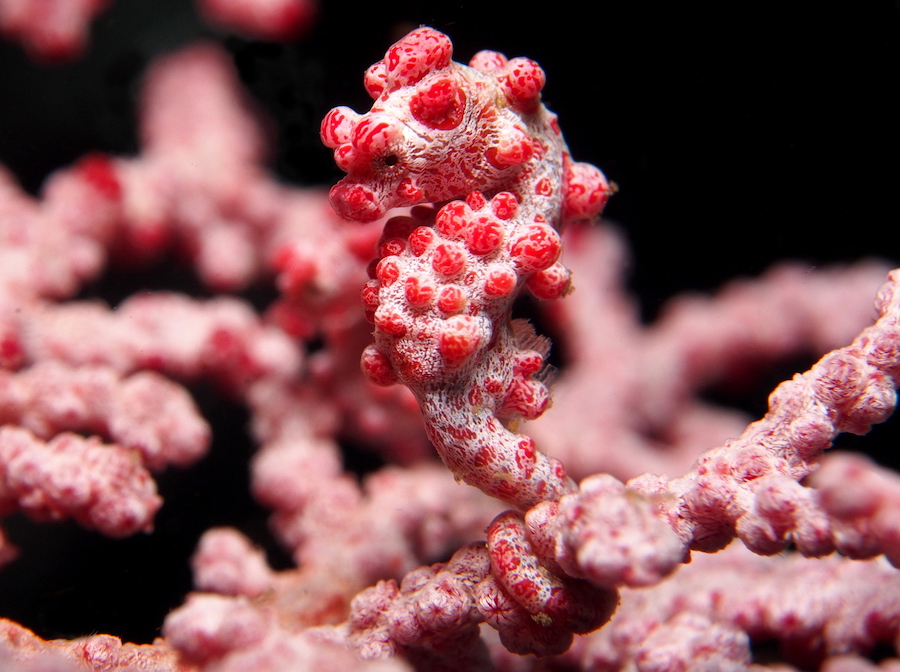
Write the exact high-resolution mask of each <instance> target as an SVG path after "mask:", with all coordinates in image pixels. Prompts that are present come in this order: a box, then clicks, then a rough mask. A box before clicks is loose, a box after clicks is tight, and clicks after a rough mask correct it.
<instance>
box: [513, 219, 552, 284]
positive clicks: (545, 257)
mask: <svg viewBox="0 0 900 672" xmlns="http://www.w3.org/2000/svg"><path fill="white" fill-rule="evenodd" d="M561 250H562V244H561V242H560V240H559V234H558V233H556V231H555V230H554V229H553V228H552V227H551V226H549V225H547V224H529V225H528V226H526V227H524V231H523V232H522V233H520V234H519V235H518V236H516V238H515V239H514V240H513V242H512V245H511V246H510V250H509V251H510V254H511V255H512V257H513V261H514V263H515V264H516V267H517V268H518V269H519V270H520V271H521V272H523V273H530V272H531V271H542V270H544V269H545V268H547V267H548V266H550V265H551V264H552V263H553V262H554V261H556V260H557V258H559V254H560V251H561Z"/></svg>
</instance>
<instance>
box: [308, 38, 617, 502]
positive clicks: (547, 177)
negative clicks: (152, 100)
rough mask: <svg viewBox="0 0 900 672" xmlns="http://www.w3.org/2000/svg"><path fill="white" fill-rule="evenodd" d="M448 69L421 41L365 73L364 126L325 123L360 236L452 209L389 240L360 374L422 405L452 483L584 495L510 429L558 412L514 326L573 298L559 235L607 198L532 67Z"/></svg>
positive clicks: (520, 62) (508, 494)
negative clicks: (528, 314)
mask: <svg viewBox="0 0 900 672" xmlns="http://www.w3.org/2000/svg"><path fill="white" fill-rule="evenodd" d="M451 55H452V45H451V43H450V40H449V38H447V36H446V35H443V34H442V33H440V32H438V31H436V30H433V29H431V28H420V29H418V30H415V31H413V32H412V33H410V34H409V35H407V36H406V37H405V38H403V39H402V40H400V41H399V42H397V43H396V44H395V45H393V46H392V47H391V48H390V49H389V50H388V51H387V53H386V54H385V58H384V60H382V61H379V62H378V63H376V64H375V65H373V66H372V67H371V68H369V70H368V71H367V73H366V77H365V84H366V88H367V90H368V91H369V93H370V94H371V95H372V97H373V98H374V99H375V103H374V105H373V106H372V109H371V110H370V111H369V112H368V113H366V114H364V115H359V114H357V113H355V112H353V111H352V110H350V109H348V108H344V107H339V108H335V109H333V110H332V111H331V112H329V114H328V115H327V116H326V118H325V120H324V121H323V123H322V138H323V141H324V142H325V144H326V145H328V146H329V147H332V148H333V149H334V154H335V160H336V161H337V163H338V165H339V166H340V167H341V168H342V169H343V170H345V171H346V172H347V173H348V175H347V177H345V178H344V179H343V180H341V181H340V182H339V183H338V184H337V185H335V187H333V189H332V191H331V200H332V204H333V205H334V207H335V209H336V210H337V211H338V212H339V213H341V215H343V216H344V217H346V218H348V219H355V220H358V221H363V222H367V221H372V220H374V219H377V218H379V217H381V216H383V215H384V214H385V213H386V212H387V210H388V209H390V208H393V207H400V206H413V205H416V204H421V203H431V204H438V205H440V204H443V206H442V207H440V209H439V210H438V211H437V212H436V213H435V212H434V210H433V209H427V208H417V209H414V210H413V211H412V216H408V217H398V218H393V219H391V220H389V222H388V224H387V225H386V227H385V232H384V235H383V237H382V240H381V243H380V245H379V250H378V256H379V259H378V260H377V264H374V265H373V276H374V277H373V279H372V280H371V281H370V282H369V283H368V284H367V285H366V287H365V288H364V290H363V303H364V305H365V307H366V310H367V313H368V315H369V317H370V319H371V320H372V322H373V323H374V325H375V343H374V344H373V345H371V346H369V347H368V348H367V349H366V351H365V352H364V354H363V362H362V364H363V369H364V371H365V372H366V373H367V375H368V376H369V377H370V379H372V380H373V381H375V382H376V383H379V384H383V385H387V384H393V383H395V382H401V383H403V384H404V385H407V386H408V387H409V388H410V389H411V390H412V391H413V393H414V394H415V395H416V397H417V399H418V400H419V403H420V405H421V407H422V412H423V415H424V417H425V421H426V427H427V429H428V432H429V436H430V438H431V440H432V442H433V443H434V444H435V447H436V448H437V450H438V452H439V453H440V455H441V457H442V459H443V460H444V462H445V463H446V464H447V465H448V467H450V468H451V470H452V471H453V472H454V473H455V474H456V475H457V477H459V478H462V479H463V480H465V481H466V482H468V483H470V484H472V485H475V486H476V487H479V488H481V489H482V490H484V491H485V492H487V493H488V494H491V495H493V496H496V497H499V498H500V499H503V500H504V501H506V502H508V503H510V504H512V505H514V506H517V507H519V508H522V509H527V508H529V507H530V506H533V505H534V504H536V503H538V502H540V501H544V500H547V499H554V500H555V499H558V498H559V497H561V496H562V495H563V494H565V493H566V492H570V491H572V490H573V489H574V483H573V482H572V481H571V479H570V478H569V477H568V476H566V474H565V471H564V469H563V468H562V465H561V464H560V463H559V462H558V461H556V460H553V459H550V458H547V457H546V456H545V455H543V454H541V453H540V452H538V451H537V450H536V449H535V445H534V442H533V441H532V440H531V439H530V438H529V437H527V436H524V435H521V434H517V433H515V432H514V431H513V430H512V429H511V426H512V424H513V422H514V420H515V418H517V417H525V418H534V417H537V416H538V415H540V414H541V413H542V412H543V410H544V409H545V408H546V406H547V404H548V402H549V393H548V390H547V388H546V386H545V384H544V382H543V381H544V378H545V373H546V371H545V367H544V357H545V356H546V354H547V344H546V341H545V340H542V339H538V338H537V337H535V336H534V334H533V331H531V329H530V328H529V327H527V326H525V325H523V324H515V323H513V322H511V321H510V313H511V307H512V303H513V300H514V299H515V297H516V296H517V295H518V293H519V292H520V291H521V290H522V288H523V287H527V288H528V289H529V290H530V291H531V292H532V293H533V294H535V295H536V296H538V297H539V298H542V299H551V298H557V297H559V296H562V295H564V294H565V293H566V292H568V291H569V290H570V284H571V283H570V275H569V272H568V270H566V269H565V267H564V266H563V265H562V264H561V263H559V261H558V257H559V254H560V249H561V244H560V239H559V233H558V231H559V230H560V229H561V227H562V226H563V224H564V223H565V222H566V221H570V220H573V219H590V218H592V217H594V216H596V215H597V214H598V213H599V212H600V210H601V209H602V207H603V205H604V204H605V202H606V200H607V198H608V196H609V194H610V192H611V189H610V187H609V185H608V183H607V182H606V180H605V178H604V177H603V175H602V173H600V171H599V170H597V169H596V168H594V167H593V166H591V165H589V164H584V163H575V162H573V161H572V160H571V157H570V156H569V153H568V150H567V148H566V145H565V142H564V140H563V137H562V134H561V133H560V130H559V125H558V124H557V119H556V115H554V114H553V113H552V112H550V111H549V110H547V109H546V107H544V105H543V104H542V103H541V97H540V96H541V94H540V92H541V89H542V88H543V85H544V81H545V78H544V73H543V71H542V70H541V68H540V67H539V66H538V65H537V64H536V63H534V62H533V61H531V60H528V59H525V58H516V59H512V60H507V59H506V57H504V56H503V55H502V54H498V53H496V52H480V53H479V54H477V55H476V56H475V57H474V58H473V59H472V61H471V65H470V66H464V65H461V64H459V63H455V62H453V61H452V60H451ZM451 199H464V200H451ZM448 201H449V202H448Z"/></svg>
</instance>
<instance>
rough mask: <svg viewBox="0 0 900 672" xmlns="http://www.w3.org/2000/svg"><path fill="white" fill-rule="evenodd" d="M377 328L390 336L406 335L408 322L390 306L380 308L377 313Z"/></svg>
mask: <svg viewBox="0 0 900 672" xmlns="http://www.w3.org/2000/svg"><path fill="white" fill-rule="evenodd" d="M375 328H376V329H378V330H379V331H381V332H383V333H385V334H388V335H389V336H396V337H398V338H399V337H401V336H405V335H406V331H407V320H406V317H405V316H404V315H403V314H402V313H401V312H400V311H398V310H396V309H394V308H391V307H390V306H384V305H382V306H379V307H378V309H377V310H376V311H375Z"/></svg>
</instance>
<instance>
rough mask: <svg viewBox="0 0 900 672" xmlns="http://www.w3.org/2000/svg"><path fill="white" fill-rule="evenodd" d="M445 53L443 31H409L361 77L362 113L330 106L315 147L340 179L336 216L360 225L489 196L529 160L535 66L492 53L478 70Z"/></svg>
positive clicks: (538, 78) (537, 77)
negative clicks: (325, 152) (393, 213)
mask: <svg viewBox="0 0 900 672" xmlns="http://www.w3.org/2000/svg"><path fill="white" fill-rule="evenodd" d="M451 56H452V44H451V42H450V39H449V38H448V37H447V36H446V35H444V34H443V33H440V32H438V31H436V30H434V29H432V28H419V29H417V30H414V31H412V32H411V33H409V34H408V35H407V36H406V37H404V38H403V39H401V40H400V41H399V42H397V43H396V44H394V45H393V46H392V47H391V48H390V49H388V51H387V53H386V54H385V57H384V59H383V60H381V61H379V62H378V63H376V64H375V65H373V66H372V67H371V68H369V70H368V71H367V72H366V76H365V80H364V81H365V86H366V90H367V91H368V92H369V94H370V95H371V96H372V98H373V99H374V100H375V102H374V104H373V106H372V108H371V110H370V111H369V112H367V113H365V114H362V115H360V114H357V113H356V112H354V111H353V110H351V109H350V108H347V107H337V108H334V109H333V110H331V111H330V112H329V113H328V115H327V116H326V117H325V119H324V120H323V122H322V129H321V135H322V141H323V142H324V143H325V145H326V146H328V147H331V148H333V149H334V156H335V161H336V162H337V164H338V166H339V167H340V168H341V169H342V170H344V171H345V172H346V173H347V177H345V178H344V179H343V180H341V181H340V182H339V183H338V184H337V185H335V186H334V187H333V188H332V190H331V202H332V205H333V206H334V207H335V209H336V210H337V211H338V212H339V213H340V214H341V215H342V216H344V217H345V218H347V219H353V220H358V221H362V222H367V221H372V220H374V219H377V218H379V217H381V216H382V215H383V214H384V213H385V212H386V211H387V210H388V209H389V208H392V207H402V206H409V205H415V204H416V203H423V202H429V203H431V202H440V201H446V200H449V199H452V198H459V197H463V196H465V195H466V194H467V193H469V192H471V191H474V190H479V191H483V192H491V191H492V190H497V189H501V188H503V186H504V184H506V183H509V182H510V180H511V179H512V178H513V176H514V175H515V174H516V173H517V172H518V171H519V170H520V169H521V167H522V166H523V165H524V164H525V163H527V162H528V161H529V160H531V159H532V157H533V155H534V153H535V147H534V144H533V141H532V138H531V137H530V133H529V127H528V124H527V121H526V120H525V119H524V117H525V116H527V115H528V114H530V113H533V112H534V111H535V110H536V109H538V108H539V107H540V89H541V87H542V86H543V72H542V71H541V70H540V68H539V67H538V66H537V65H536V64H534V63H533V62H532V61H528V60H527V59H513V60H512V61H507V60H506V59H505V57H503V56H502V55H500V54H495V53H494V52H482V53H481V54H479V55H477V56H476V57H475V58H474V59H473V65H474V66H475V67H467V66H464V65H461V64H459V63H455V62H453V61H452V60H451ZM532 66H533V67H532Z"/></svg>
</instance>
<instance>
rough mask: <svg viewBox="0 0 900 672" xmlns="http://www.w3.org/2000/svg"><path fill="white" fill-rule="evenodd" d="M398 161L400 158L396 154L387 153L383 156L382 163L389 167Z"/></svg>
mask: <svg viewBox="0 0 900 672" xmlns="http://www.w3.org/2000/svg"><path fill="white" fill-rule="evenodd" d="M398 163H400V158H399V157H398V156H397V155H396V154H388V155H387V156H386V157H384V165H386V166H388V167H391V166H396V165H397V164H398Z"/></svg>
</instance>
